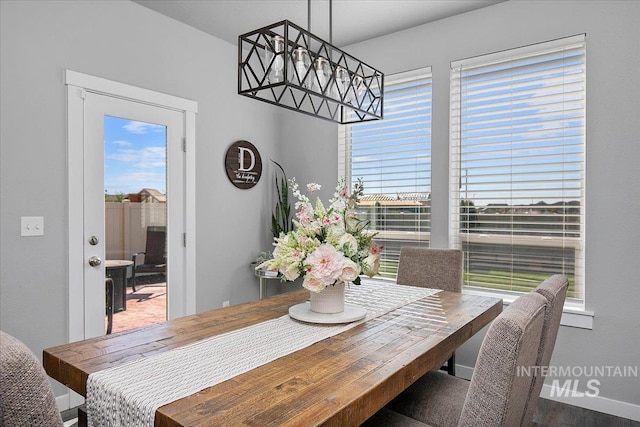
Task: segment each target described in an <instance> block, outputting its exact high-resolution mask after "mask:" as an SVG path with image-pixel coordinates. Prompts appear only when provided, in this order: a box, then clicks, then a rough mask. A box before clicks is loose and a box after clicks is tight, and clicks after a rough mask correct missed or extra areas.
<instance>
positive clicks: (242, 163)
mask: <svg viewBox="0 0 640 427" xmlns="http://www.w3.org/2000/svg"><path fill="white" fill-rule="evenodd" d="M224 167H225V169H226V171H227V176H228V177H229V181H231V183H232V184H233V185H235V186H236V187H238V188H242V189H247V188H252V187H254V186H255V185H256V184H257V183H258V181H259V180H260V176H261V175H262V158H261V157H260V153H259V152H258V149H257V148H256V147H255V146H254V145H253V144H252V143H250V142H249V141H237V142H234V143H233V144H231V146H230V147H229V149H228V150H227V155H226V156H225V158H224Z"/></svg>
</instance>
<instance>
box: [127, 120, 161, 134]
mask: <svg viewBox="0 0 640 427" xmlns="http://www.w3.org/2000/svg"><path fill="white" fill-rule="evenodd" d="M123 128H124V129H126V130H128V131H129V132H131V133H137V134H144V133H149V132H162V131H163V130H164V126H162V125H156V124H153V123H145V122H137V121H135V120H132V121H130V122H129V123H127V124H126V125H124V126H123Z"/></svg>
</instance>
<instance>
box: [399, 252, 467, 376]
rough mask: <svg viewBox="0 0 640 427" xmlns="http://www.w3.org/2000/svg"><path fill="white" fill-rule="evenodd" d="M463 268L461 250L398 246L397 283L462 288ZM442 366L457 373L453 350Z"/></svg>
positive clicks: (451, 372)
mask: <svg viewBox="0 0 640 427" xmlns="http://www.w3.org/2000/svg"><path fill="white" fill-rule="evenodd" d="M462 268H463V267H462V251H461V250H459V249H431V248H420V247H415V246H403V247H402V248H400V260H399V262H398V278H397V279H396V283H398V284H399V285H411V286H420V287H424V288H433V289H442V290H443V291H451V292H461V291H462ZM443 364H444V361H443ZM443 366H444V368H446V371H447V372H448V373H449V374H450V375H455V374H456V354H455V352H453V353H452V354H451V355H450V356H449V358H448V360H447V362H446V364H444V365H443Z"/></svg>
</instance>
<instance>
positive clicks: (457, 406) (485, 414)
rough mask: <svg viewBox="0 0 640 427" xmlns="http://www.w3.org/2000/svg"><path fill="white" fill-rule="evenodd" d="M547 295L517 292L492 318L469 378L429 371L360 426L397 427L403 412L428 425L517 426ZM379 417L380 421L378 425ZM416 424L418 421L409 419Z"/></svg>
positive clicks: (529, 379)
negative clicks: (513, 298) (518, 295)
mask: <svg viewBox="0 0 640 427" xmlns="http://www.w3.org/2000/svg"><path fill="white" fill-rule="evenodd" d="M546 304H547V300H546V298H545V297H543V296H542V295H541V294H539V293H537V292H531V293H528V294H525V295H523V296H521V297H519V298H518V299H517V300H516V301H514V302H513V303H512V304H511V305H510V306H509V307H508V308H507V309H505V310H504V311H503V312H502V313H500V315H499V316H498V317H497V318H496V319H495V320H494V321H493V323H491V325H490V326H489V330H488V331H487V334H486V336H485V338H484V340H483V341H482V345H481V347H480V352H479V354H478V360H477V362H476V367H475V369H474V371H473V375H472V377H471V381H466V380H463V379H461V378H458V377H454V376H451V375H447V374H445V373H443V372H438V371H430V372H428V373H427V374H426V375H424V376H423V377H421V378H420V379H418V380H417V381H416V382H415V383H414V384H413V385H411V386H410V387H409V388H408V389H407V390H405V391H404V392H402V393H401V394H400V395H399V396H398V397H396V398H395V399H394V400H393V401H391V403H389V405H387V407H386V409H385V410H384V411H380V412H378V413H376V414H375V415H374V416H373V417H371V418H370V419H369V420H367V422H366V423H365V424H364V425H365V426H377V425H385V426H389V427H391V426H402V425H405V424H404V422H405V421H406V417H409V418H412V419H414V420H417V421H419V422H422V423H425V424H426V425H432V426H465V427H466V426H474V427H483V426H486V427H497V426H518V425H520V422H521V420H522V416H523V414H524V411H525V404H526V401H527V398H528V396H529V392H530V389H531V384H532V380H533V378H532V376H530V375H525V374H527V373H532V370H526V369H522V367H531V366H534V365H535V363H536V360H537V357H538V352H537V350H538V347H539V346H540V342H541V338H542V329H543V326H544V318H545V309H546ZM380 420H384V424H381V421H380ZM414 425H419V424H414Z"/></svg>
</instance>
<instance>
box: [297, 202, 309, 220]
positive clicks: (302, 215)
mask: <svg viewBox="0 0 640 427" xmlns="http://www.w3.org/2000/svg"><path fill="white" fill-rule="evenodd" d="M296 218H298V221H300V222H301V223H303V224H308V223H310V222H311V220H313V213H312V212H310V210H309V207H308V206H306V205H303V206H301V207H300V210H299V211H298V212H296Z"/></svg>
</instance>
